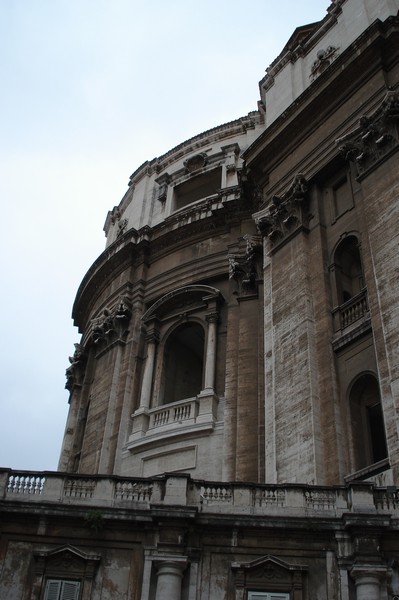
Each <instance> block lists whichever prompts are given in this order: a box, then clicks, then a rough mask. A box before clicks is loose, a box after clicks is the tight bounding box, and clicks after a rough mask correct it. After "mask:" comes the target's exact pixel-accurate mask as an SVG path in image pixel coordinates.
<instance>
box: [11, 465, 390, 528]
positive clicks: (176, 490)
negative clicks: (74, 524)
mask: <svg viewBox="0 0 399 600" xmlns="http://www.w3.org/2000/svg"><path fill="white" fill-rule="evenodd" d="M0 502H2V503H4V502H12V503H13V504H14V507H15V503H19V502H22V503H25V504H26V503H30V504H32V507H33V506H35V505H36V506H39V505H42V504H46V505H53V506H56V505H60V504H62V505H64V506H71V505H72V506H82V507H86V508H88V507H97V508H98V507H101V508H103V509H106V508H109V509H112V508H135V507H136V508H138V509H140V510H143V509H150V508H151V507H152V506H158V507H159V506H161V505H164V506H166V505H170V506H177V505H178V506H181V507H183V506H186V507H187V509H188V510H190V511H193V510H194V511H197V512H198V513H213V514H215V513H216V514H247V515H259V516H261V515H270V516H273V517H278V516H281V517H287V516H298V517H309V516H311V517H312V518H317V517H326V516H329V517H341V516H342V515H344V514H345V513H350V512H355V513H358V512H370V513H373V514H388V513H389V514H391V515H392V517H393V518H395V517H396V518H398V519H399V491H397V489H396V487H391V488H390V487H386V488H378V487H375V486H374V485H373V484H371V483H368V482H361V483H351V484H348V485H346V486H334V487H333V486H331V487H320V486H310V485H297V484H292V485H260V484H244V483H226V482H224V483H223V482H206V483H205V482H203V481H196V480H192V479H191V478H190V476H189V475H186V474H168V475H163V476H160V477H156V478H123V477H116V476H111V477H103V476H91V477H90V476H83V475H82V476H80V475H69V474H65V473H58V472H48V471H45V472H41V473H34V472H30V471H13V470H11V469H3V470H0ZM13 510H14V508H13Z"/></svg>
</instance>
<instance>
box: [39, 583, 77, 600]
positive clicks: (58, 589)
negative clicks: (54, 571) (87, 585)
mask: <svg viewBox="0 0 399 600" xmlns="http://www.w3.org/2000/svg"><path fill="white" fill-rule="evenodd" d="M79 590H80V582H79V581H68V580H66V579H48V580H47V583H46V590H45V592H44V600H78V599H79Z"/></svg>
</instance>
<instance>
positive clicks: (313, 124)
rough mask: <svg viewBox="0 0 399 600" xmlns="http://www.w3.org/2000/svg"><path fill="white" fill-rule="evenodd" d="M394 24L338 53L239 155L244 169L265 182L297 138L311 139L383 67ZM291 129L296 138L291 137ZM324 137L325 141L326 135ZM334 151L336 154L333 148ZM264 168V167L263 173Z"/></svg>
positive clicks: (394, 19)
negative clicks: (244, 162)
mask: <svg viewBox="0 0 399 600" xmlns="http://www.w3.org/2000/svg"><path fill="white" fill-rule="evenodd" d="M398 24H399V19H398V18H397V17H392V18H389V19H387V21H385V22H383V23H381V22H380V21H376V22H374V23H373V24H372V25H371V26H370V27H369V28H368V29H367V30H366V31H365V32H364V33H363V34H362V35H361V36H360V37H359V38H358V39H357V40H356V41H355V42H354V43H353V44H351V45H350V46H349V47H348V48H346V49H345V50H343V51H342V53H341V54H340V55H339V56H338V57H337V58H336V59H335V60H334V61H333V63H332V64H331V65H330V67H329V68H328V71H327V72H325V73H322V74H321V75H320V76H319V77H317V78H316V79H315V80H314V81H313V82H312V83H311V85H309V86H308V87H307V88H306V89H305V90H304V91H303V92H302V94H301V95H300V96H299V97H298V98H297V99H296V100H295V102H293V103H292V104H291V105H290V106H289V107H288V108H287V109H286V110H285V111H284V113H282V114H281V115H280V116H279V117H278V118H277V119H276V120H275V121H273V123H272V124H271V125H270V126H269V127H267V128H266V129H265V130H264V131H263V133H261V134H260V135H259V136H258V137H257V138H256V140H255V141H254V142H253V143H252V144H251V145H250V146H249V147H248V148H247V149H246V150H245V151H244V152H243V154H242V157H243V159H244V160H245V161H246V162H247V165H248V167H249V168H250V169H251V170H256V169H258V170H259V173H258V178H259V176H262V177H263V178H264V179H267V171H270V170H271V169H272V168H273V165H274V164H275V163H277V162H281V160H283V157H284V156H286V155H288V154H290V153H291V152H292V151H293V148H294V147H293V144H294V143H295V141H296V140H297V139H298V137H307V136H309V135H311V133H312V132H313V131H314V130H316V129H317V128H318V127H319V124H320V122H325V121H326V119H327V118H328V116H329V115H332V114H334V113H335V112H336V111H337V110H338V108H339V106H340V105H342V104H343V103H345V102H346V99H347V98H349V97H350V96H351V95H352V94H353V93H354V90H356V89H359V88H360V87H361V86H362V85H364V83H365V82H367V80H368V79H369V78H370V77H371V74H372V73H373V72H374V71H376V70H377V69H381V66H382V65H381V62H382V61H384V63H385V61H388V60H390V55H391V52H390V51H389V50H388V46H389V43H390V40H389V38H390V36H391V35H392V34H397V33H398ZM382 42H384V43H385V42H387V44H388V46H387V51H386V52H383V47H382ZM388 42H389V43H388ZM392 44H396V41H395V40H392ZM343 66H345V69H343ZM315 114H317V115H318V118H317V119H315V118H314V115H315ZM293 129H295V132H296V135H292V131H293ZM325 133H326V134H327V137H328V132H325ZM332 133H333V132H332ZM339 135H340V133H339V131H337V132H336V133H335V136H334V137H333V138H332V140H331V141H332V144H333V143H334V141H335V139H336V138H337V137H338V136H339ZM282 136H283V137H282ZM276 138H278V140H279V145H278V147H277V148H276V146H275V143H274V142H275V140H276ZM334 151H335V153H336V154H337V153H338V151H337V149H336V148H334ZM312 156H314V149H312ZM258 161H259V162H260V165H259V166H258V165H257V163H258ZM264 165H267V170H266V169H265V168H264ZM261 169H262V170H261ZM301 169H302V167H301ZM313 169H314V168H313V167H312V165H309V169H306V170H307V172H308V174H309V175H312V174H313V173H314V170H313Z"/></svg>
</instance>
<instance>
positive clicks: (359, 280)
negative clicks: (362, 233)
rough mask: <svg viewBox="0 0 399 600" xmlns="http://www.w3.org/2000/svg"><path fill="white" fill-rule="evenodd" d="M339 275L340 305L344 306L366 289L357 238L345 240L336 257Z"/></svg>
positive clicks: (338, 293)
mask: <svg viewBox="0 0 399 600" xmlns="http://www.w3.org/2000/svg"><path fill="white" fill-rule="evenodd" d="M334 263H335V266H336V273H337V279H336V284H337V296H338V303H339V304H344V303H345V302H348V301H349V300H350V299H351V298H353V297H354V296H356V295H357V294H359V293H360V292H361V291H362V289H363V287H364V278H363V270H362V263H361V258H360V252H359V247H358V242H357V239H356V238H355V236H353V235H351V236H349V237H347V238H345V239H344V240H343V241H342V242H341V243H340V244H339V246H338V248H337V249H336V251H335V255H334Z"/></svg>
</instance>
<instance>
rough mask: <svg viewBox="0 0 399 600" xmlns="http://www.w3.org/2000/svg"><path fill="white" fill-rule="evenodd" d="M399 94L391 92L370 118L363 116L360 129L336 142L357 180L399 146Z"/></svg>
mask: <svg viewBox="0 0 399 600" xmlns="http://www.w3.org/2000/svg"><path fill="white" fill-rule="evenodd" d="M398 130H399V92H398V91H394V90H388V92H387V94H386V95H385V97H384V99H383V101H382V103H381V105H380V106H379V107H378V108H377V110H376V111H375V112H374V113H373V114H372V115H370V116H365V115H364V116H362V117H361V118H360V119H359V124H358V126H357V128H356V129H355V130H354V131H352V132H351V133H349V134H348V135H345V136H344V137H342V138H339V139H337V140H336V144H337V145H338V147H339V150H340V152H341V154H342V155H343V157H344V158H345V160H348V161H350V162H353V163H354V165H355V167H356V170H357V179H358V180H361V179H362V178H363V177H365V176H366V175H368V174H369V173H370V172H371V171H373V170H374V169H375V168H376V167H377V166H378V165H379V164H380V163H381V162H382V161H383V160H384V159H385V158H388V156H390V155H391V154H392V153H393V152H395V151H396V150H397V149H398V147H399V131H398Z"/></svg>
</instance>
